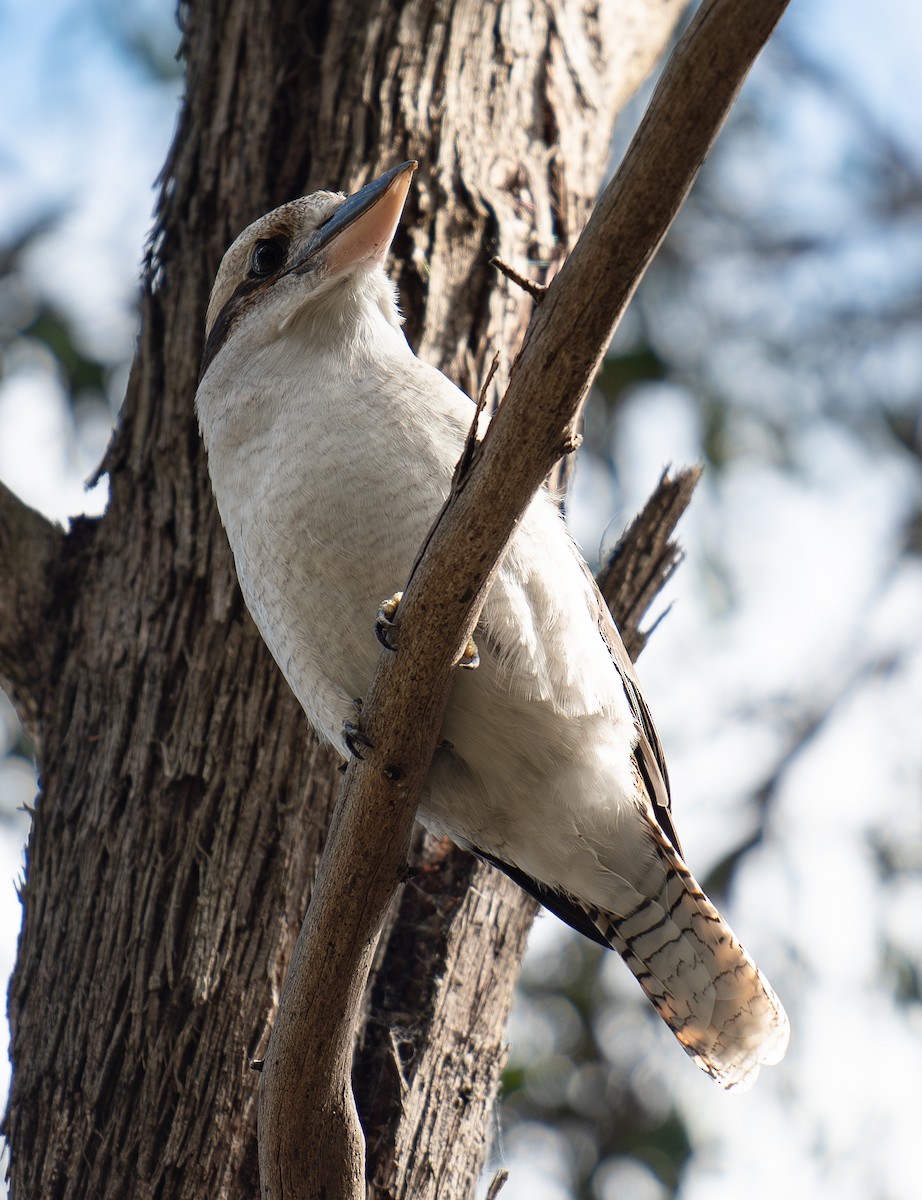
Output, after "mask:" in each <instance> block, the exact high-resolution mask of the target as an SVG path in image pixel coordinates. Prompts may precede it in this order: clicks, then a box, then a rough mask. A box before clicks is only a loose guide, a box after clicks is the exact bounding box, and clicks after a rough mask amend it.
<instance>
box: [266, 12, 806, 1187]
mask: <svg viewBox="0 0 922 1200" xmlns="http://www.w3.org/2000/svg"><path fill="white" fill-rule="evenodd" d="M785 7H786V3H785V0H711V2H710V3H705V4H704V6H703V7H702V8H701V9H700V11H699V13H698V14H697V16H696V18H695V20H694V21H693V22H692V25H691V26H690V28H689V30H688V32H687V33H686V34H685V36H684V38H683V39H682V41H681V42H680V44H679V46H678V47H677V48H676V51H675V53H674V55H673V58H672V60H671V62H670V63H669V65H668V67H667V69H666V71H665V73H664V75H663V79H662V81H661V82H660V85H659V87H658V88H657V90H656V92H655V94H654V97H653V100H652V102H651V105H650V109H649V111H648V113H647V115H646V117H645V119H644V121H643V124H642V125H641V127H640V129H639V130H638V133H637V135H636V137H635V139H634V141H633V143H632V145H631V147H630V149H629V151H628V153H627V155H626V157H625V161H624V163H623V165H622V167H621V169H620V171H619V172H618V174H617V175H616V177H615V179H614V180H613V181H612V183H611V184H610V185H609V187H608V188H607V189H606V191H605V193H604V194H603V196H602V198H601V200H600V202H599V205H598V207H597V208H596V211H595V213H594V214H593V216H592V218H591V220H590V222H589V224H588V226H587V228H586V231H585V233H584V234H583V236H582V237H581V239H580V241H579V242H578V244H577V246H576V248H575V249H574V251H573V253H572V255H571V256H570V258H569V259H568V260H567V262H566V263H565V265H564V267H563V270H562V271H561V272H560V274H559V275H558V276H557V278H556V279H555V280H554V282H553V283H552V284H551V286H550V287H549V288H548V291H547V294H546V295H545V298H544V301H543V303H542V304H541V305H540V307H539V308H538V310H537V315H536V318H535V320H534V322H533V324H532V326H531V328H530V330H529V333H528V336H527V338H526V342H525V346H524V348H523V350H522V353H521V355H520V356H519V358H518V359H517V360H516V362H515V364H514V365H513V368H512V372H511V375H510V383H509V388H508V391H507V393H506V397H505V400H504V401H503V403H502V405H501V406H500V409H499V412H498V413H497V415H496V417H495V418H494V420H493V422H492V424H491V426H490V428H489V431H488V433H487V436H486V437H485V439H484V441H483V443H482V444H481V446H480V447H478V449H477V451H476V452H475V454H474V456H473V463H472V466H471V469H470V471H469V473H468V474H467V475H466V477H465V479H464V480H462V481H461V482H460V485H459V487H458V488H457V490H456V492H455V494H454V496H453V498H452V502H451V505H450V507H448V508H447V509H446V510H445V511H444V512H443V514H442V516H441V519H440V521H439V524H438V525H437V527H436V529H435V531H434V533H433V535H432V537H431V539H430V541H429V545H428V548H427V550H426V553H425V555H424V556H423V558H422V560H421V561H420V563H419V566H418V568H417V570H416V572H415V574H414V575H413V577H412V578H411V580H410V582H409V584H408V585H407V588H406V590H405V592H404V597H403V601H402V603H401V607H400V610H399V613H398V617H397V620H398V624H399V627H400V633H399V650H398V653H397V654H387V653H385V654H383V655H382V656H381V657H380V658H379V661H378V667H377V670H376V672H375V677H374V680H373V682H372V686H371V689H370V691H369V694H368V695H367V696H366V697H365V705H364V708H363V712H362V725H363V728H364V732H365V734H366V735H367V737H368V738H369V740H370V742H371V744H372V746H371V749H370V750H369V751H368V753H367V754H366V757H365V758H364V759H363V760H362V761H360V762H359V761H353V762H352V763H351V764H350V765H349V769H348V770H347V772H346V775H345V778H344V781H343V786H342V790H341V793H340V798H339V802H338V805H337V810H336V814H335V817H334V820H333V824H332V827H331V829H330V834H329V840H328V843H327V848H326V851H325V853H324V856H323V859H322V861H321V865H320V869H319V872H318V878H317V882H316V885H315V888H314V892H313V897H312V900H311V904H310V907H309V909H308V912H307V915H306V917H305V920H304V924H303V926H302V929H301V933H300V936H299V938H298V943H297V946H296V948H295V953H294V957H293V960H292V963H291V966H290V969H289V974H288V978H287V980H286V984H285V989H284V992H283V994H282V998H281V1002H280V1006H279V1012H278V1016H277V1018H276V1022H275V1026H274V1028H273V1031H272V1036H271V1038H270V1041H269V1046H268V1050H267V1053H266V1059H265V1065H264V1069H263V1072H262V1075H261V1078H260V1111H259V1124H260V1137H259V1143H260V1144H259V1164H260V1180H261V1184H262V1189H263V1197H264V1200H281V1198H283V1197H293V1196H317V1195H324V1196H326V1197H327V1200H358V1198H359V1197H361V1196H364V1193H365V1181H364V1176H365V1170H364V1145H363V1140H362V1132H361V1128H360V1126H359V1122H358V1118H357V1115H356V1111H355V1103H354V1100H353V1097H352V1090H351V1086H350V1067H351V1058H352V1048H353V1041H354V1032H355V1028H356V1021H357V1017H358V1013H359V1008H360V1004H361V999H362V994H363V990H364V985H365V980H366V977H367V972H368V968H369V964H370V962H371V957H372V953H373V950H374V945H375V941H376V939H377V936H378V933H379V930H380V927H381V922H382V918H383V914H384V912H385V910H386V908H387V906H388V905H389V903H390V902H391V900H392V898H393V896H394V894H395V891H396V888H397V885H398V883H399V881H400V879H401V876H402V875H403V872H404V869H405V865H406V860H407V851H408V848H409V843H410V836H411V830H412V827H413V819H414V815H415V812H416V807H417V800H418V797H419V794H420V792H421V790H422V787H423V783H424V781H425V777H426V774H427V771H428V766H429V762H430V760H431V758H432V754H433V752H434V750H435V747H436V742H437V739H438V734H439V728H440V725H441V719H442V713H443V711H444V708H445V704H446V702H447V700H448V694H449V690H450V687H451V680H452V674H453V669H454V668H453V664H454V663H455V662H456V661H457V659H458V656H459V654H460V652H461V649H462V647H463V646H464V644H465V643H466V641H467V639H468V638H469V637H470V636H471V634H472V633H473V630H474V626H475V624H476V621H477V618H478V615H479V613H480V609H481V607H482V604H483V599H484V597H485V594H486V590H487V588H488V586H489V584H490V581H491V579H492V578H493V575H494V573H495V571H496V568H497V563H498V561H499V560H500V558H501V556H502V553H503V550H504V548H505V546H506V544H507V542H508V539H509V537H510V536H511V534H512V531H513V529H514V527H515V523H516V521H517V520H518V518H519V516H520V515H521V513H522V512H523V511H524V509H525V508H526V506H527V504H528V502H529V501H530V499H531V497H532V496H533V494H534V493H535V491H536V490H537V488H538V487H539V486H540V485H541V482H542V481H543V479H544V478H545V477H546V476H547V474H548V472H549V471H550V469H551V468H552V466H553V465H554V463H555V462H556V460H557V458H558V457H559V456H560V454H561V453H562V452H563V451H564V450H565V449H566V448H567V447H568V446H570V445H572V443H573V440H574V435H575V432H576V422H577V420H578V415H579V410H580V407H581V405H582V403H583V400H584V397H585V395H586V393H587V391H588V388H589V385H590V382H591V380H592V378H593V376H594V374H595V371H596V368H597V366H598V364H599V362H600V360H601V357H602V355H603V354H604V352H605V349H606V347H607V345H608V343H609V341H610V338H611V334H612V331H613V328H614V326H615V324H616V323H617V321H618V320H619V319H620V317H621V315H622V314H623V312H624V309H625V308H626V306H627V304H628V302H629V300H630V298H631V296H632V295H633V292H634V290H635V289H636V287H637V284H638V282H639V280H640V278H641V276H642V274H643V272H644V269H645V268H646V266H647V264H648V263H649V261H650V259H651V258H652V256H653V254H654V253H655V251H656V248H657V247H658V246H659V244H660V242H661V240H662V238H663V236H664V235H665V233H666V230H667V229H668V227H669V224H670V223H671V221H672V219H673V217H674V216H675V213H676V212H677V211H678V208H679V206H680V205H681V203H682V200H683V199H684V197H685V195H686V193H687V191H688V189H689V187H690V186H691V183H692V181H693V179H694V177H695V175H696V173H697V171H698V169H699V167H700V165H701V163H702V161H703V159H704V156H705V154H706V153H707V150H708V149H709V147H710V145H711V144H712V142H713V140H714V138H715V137H716V135H717V132H718V130H719V128H720V126H721V125H722V123H723V121H724V118H725V117H726V114H727V112H728V110H729V108H730V105H731V104H732V102H733V99H734V97H735V96H736V93H737V91H738V90H739V87H740V85H741V83H742V81H743V79H744V78H745V75H746V73H747V72H748V70H749V68H750V66H751V64H752V62H753V60H754V58H755V56H756V55H757V54H758V52H759V50H760V49H761V47H762V45H763V44H764V42H765V40H766V39H767V37H768V36H769V34H770V33H771V30H772V29H773V27H774V25H775V24H776V22H777V21H778V19H779V18H780V16H781V14H782V12H783V11H784V9H785ZM398 715H399V716H398Z"/></svg>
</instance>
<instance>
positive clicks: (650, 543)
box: [596, 467, 701, 662]
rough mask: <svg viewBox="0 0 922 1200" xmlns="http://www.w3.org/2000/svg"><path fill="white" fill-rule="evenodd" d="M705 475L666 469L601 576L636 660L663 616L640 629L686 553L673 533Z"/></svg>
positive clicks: (601, 588) (599, 579)
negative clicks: (647, 626)
mask: <svg viewBox="0 0 922 1200" xmlns="http://www.w3.org/2000/svg"><path fill="white" fill-rule="evenodd" d="M700 478H701V468H700V467H685V468H684V469H683V470H681V471H679V473H678V474H677V475H675V476H670V475H669V473H668V471H664V472H663V474H662V475H661V476H660V481H659V483H658V484H657V485H656V488H655V489H654V491H653V494H652V495H651V496H650V499H649V500H648V501H647V503H646V504H645V505H644V506H643V508H642V509H641V511H640V512H639V513H638V514H637V516H636V517H635V518H634V520H633V521H632V522H631V523H630V525H629V526H628V527H627V529H626V530H625V531H624V533H623V534H622V535H621V538H620V539H619V541H618V544H617V546H615V548H614V550H613V551H612V552H611V555H610V557H609V559H608V563H607V565H606V566H604V567H603V568H602V569H601V570H600V571H599V574H598V576H597V577H596V582H597V583H598V585H599V591H601V593H602V595H603V596H604V597H605V600H606V602H607V604H608V607H609V609H610V610H611V615H612V616H613V617H614V619H615V624H616V625H617V626H618V629H619V630H620V632H621V640H622V641H623V642H624V645H625V649H626V650H627V652H628V654H629V655H630V656H631V659H632V660H633V661H634V662H636V661H637V659H638V658H639V657H640V654H641V652H642V650H643V648H644V646H646V644H647V640H648V639H649V637H650V634H651V633H652V632H653V629H655V628H656V625H657V624H659V620H657V622H656V624H654V625H653V627H652V628H650V629H646V630H641V628H640V623H641V621H642V620H643V618H644V616H645V615H646V613H647V610H648V609H649V607H650V605H651V604H652V603H653V600H654V598H655V597H656V596H657V595H658V594H659V592H661V591H662V589H663V588H664V587H665V585H666V584H667V583H668V582H669V580H670V579H671V578H672V576H673V574H674V572H675V570H676V568H677V567H678V565H679V563H680V562H681V561H682V557H683V556H682V551H681V549H680V547H679V545H678V543H677V542H675V541H674V540H673V537H672V535H673V533H674V532H675V527H676V525H678V523H679V520H680V518H681V516H682V514H683V513H684V512H685V510H686V508H688V505H689V503H690V502H691V498H692V493H693V492H694V490H695V486H696V485H697V483H698V480H699V479H700Z"/></svg>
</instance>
